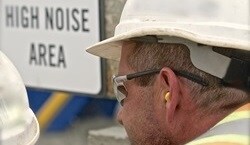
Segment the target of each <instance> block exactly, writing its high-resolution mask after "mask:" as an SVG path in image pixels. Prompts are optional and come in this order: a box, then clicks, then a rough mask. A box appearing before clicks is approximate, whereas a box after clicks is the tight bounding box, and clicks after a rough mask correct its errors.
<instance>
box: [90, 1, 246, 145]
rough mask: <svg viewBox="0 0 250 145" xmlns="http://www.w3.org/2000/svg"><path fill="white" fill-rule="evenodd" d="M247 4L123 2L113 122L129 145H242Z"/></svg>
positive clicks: (105, 45)
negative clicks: (122, 130)
mask: <svg viewBox="0 0 250 145" xmlns="http://www.w3.org/2000/svg"><path fill="white" fill-rule="evenodd" d="M249 28H250V24H249V0H240V1H235V0H199V1H197V0H147V1H140V0H127V3H126V5H125V7H124V9H123V13H122V16H121V20H120V23H119V24H118V25H117V27H116V30H115V36H114V37H112V38H109V39H107V40H104V41H102V42H100V43H97V44H96V45H94V46H91V47H90V48H88V50H87V51H88V52H90V53H92V54H94V55H98V56H101V57H104V58H109V59H114V60H119V61H120V64H119V73H118V75H117V76H115V77H114V78H113V82H114V91H115V94H116V96H117V99H118V101H119V102H120V103H121V105H122V106H123V107H122V109H121V110H120V112H119V114H118V120H119V121H120V123H121V124H123V125H124V127H125V129H126V131H127V133H128V136H129V139H130V141H131V144H133V145H167V144H177V145H180V144H190V145H199V144H206V145H208V144H209V145H212V144H213V145H214V144H228V145H229V144H230V145H232V144H237V145H238V144H245V145H247V144H250V139H249V136H250V131H249V130H250V103H249V100H250V40H249V38H250V29H249Z"/></svg>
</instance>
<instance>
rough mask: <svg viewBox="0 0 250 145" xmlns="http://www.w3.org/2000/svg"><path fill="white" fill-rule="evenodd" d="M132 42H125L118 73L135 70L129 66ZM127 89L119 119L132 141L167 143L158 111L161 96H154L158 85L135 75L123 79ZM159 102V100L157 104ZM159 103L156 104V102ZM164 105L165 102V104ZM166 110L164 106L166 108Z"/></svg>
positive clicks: (140, 144)
mask: <svg viewBox="0 0 250 145" xmlns="http://www.w3.org/2000/svg"><path fill="white" fill-rule="evenodd" d="M134 45H135V44H133V43H124V45H123V47H122V54H121V60H120V64H119V75H126V74H129V73H134V72H135V71H134V70H133V69H132V68H131V67H129V65H128V58H129V56H130V53H131V50H132V49H133V48H134ZM124 85H125V87H126V89H127V92H128V93H127V96H126V98H125V100H124V102H123V107H122V108H121V110H120V112H119V113H118V120H119V121H120V122H121V124H123V126H124V127H125V129H126V131H127V133H128V136H129V139H130V141H131V144H132V145H152V144H157V145H161V144H164V145H166V144H167V139H166V138H165V136H166V135H165V128H163V127H161V126H162V122H161V121H160V118H164V117H160V118H159V114H160V112H161V111H160V110H159V108H161V107H159V106H161V105H159V103H158V101H159V99H156V97H155V94H157V93H155V91H154V90H155V89H154V88H155V87H154V85H153V86H147V87H142V86H139V85H138V83H136V82H135V80H134V79H132V80H129V81H126V82H125V83H124ZM157 103H158V104H157ZM156 104H157V105H158V106H157V105H156ZM162 107H163V108H164V104H162ZM163 110H164V109H163Z"/></svg>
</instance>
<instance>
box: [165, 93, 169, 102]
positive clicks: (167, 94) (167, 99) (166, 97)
mask: <svg viewBox="0 0 250 145" xmlns="http://www.w3.org/2000/svg"><path fill="white" fill-rule="evenodd" d="M169 100H170V92H167V93H166V95H165V101H166V102H168V101H169Z"/></svg>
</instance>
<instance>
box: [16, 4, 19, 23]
mask: <svg viewBox="0 0 250 145" xmlns="http://www.w3.org/2000/svg"><path fill="white" fill-rule="evenodd" d="M16 27H17V28H18V27H19V7H18V6H16Z"/></svg>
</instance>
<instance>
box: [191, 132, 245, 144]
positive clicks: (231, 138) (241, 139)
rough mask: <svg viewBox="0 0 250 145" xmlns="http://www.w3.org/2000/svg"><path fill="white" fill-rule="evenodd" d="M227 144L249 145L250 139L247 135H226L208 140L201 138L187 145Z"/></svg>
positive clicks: (208, 138)
mask: <svg viewBox="0 0 250 145" xmlns="http://www.w3.org/2000/svg"><path fill="white" fill-rule="evenodd" d="M222 142H224V143H225V142H227V143H229V144H241V145H249V143H250V142H249V137H248V136H247V135H246V136H244V135H236V134H224V135H216V136H211V137H206V138H201V139H198V140H195V141H192V142H190V143H188V144H187V145H204V144H215V143H216V144H220V143H222Z"/></svg>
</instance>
